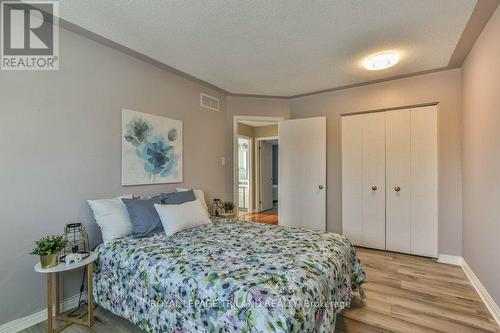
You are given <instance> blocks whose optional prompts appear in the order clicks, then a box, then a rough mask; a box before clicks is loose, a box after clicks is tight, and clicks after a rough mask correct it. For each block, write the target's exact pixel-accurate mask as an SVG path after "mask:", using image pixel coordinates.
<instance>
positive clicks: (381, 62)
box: [364, 52, 399, 71]
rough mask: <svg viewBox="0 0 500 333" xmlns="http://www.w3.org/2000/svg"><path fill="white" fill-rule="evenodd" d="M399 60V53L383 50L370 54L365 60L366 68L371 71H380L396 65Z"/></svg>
mask: <svg viewBox="0 0 500 333" xmlns="http://www.w3.org/2000/svg"><path fill="white" fill-rule="evenodd" d="M398 61H399V55H398V54H397V53H395V52H383V53H377V54H374V55H372V56H369V57H368V58H367V59H366V60H365V63H364V65H365V68H366V69H367V70H369V71H378V70H381V69H386V68H389V67H392V66H394V65H395V64H397V63H398Z"/></svg>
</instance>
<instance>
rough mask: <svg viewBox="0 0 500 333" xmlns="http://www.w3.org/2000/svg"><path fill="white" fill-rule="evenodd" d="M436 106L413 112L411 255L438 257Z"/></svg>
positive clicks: (417, 109) (416, 109)
mask: <svg viewBox="0 0 500 333" xmlns="http://www.w3.org/2000/svg"><path fill="white" fill-rule="evenodd" d="M437 167H438V166H437V106H429V107H422V108H415V109H412V110H411V187H412V197H411V203H412V212H411V225H412V227H411V234H412V237H411V248H412V250H411V253H412V254H417V255H422V256H428V257H437V252H438V248H437V244H438V240H437V237H438V206H437V205H438V198H437V185H438V183H437V181H438V174H437V173H438V168H437Z"/></svg>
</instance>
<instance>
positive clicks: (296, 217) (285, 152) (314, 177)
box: [278, 117, 326, 231]
mask: <svg viewBox="0 0 500 333" xmlns="http://www.w3.org/2000/svg"><path fill="white" fill-rule="evenodd" d="M278 132H279V140H280V148H279V152H278V159H279V161H280V162H279V166H278V167H279V181H278V183H279V184H280V191H279V193H278V196H279V199H278V200H279V216H280V218H279V224H280V225H285V226H291V227H301V228H307V229H313V230H321V231H325V230H326V118H325V117H318V118H305V119H293V120H285V121H282V122H280V123H279V131H278Z"/></svg>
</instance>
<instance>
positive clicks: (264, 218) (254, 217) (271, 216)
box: [240, 208, 278, 224]
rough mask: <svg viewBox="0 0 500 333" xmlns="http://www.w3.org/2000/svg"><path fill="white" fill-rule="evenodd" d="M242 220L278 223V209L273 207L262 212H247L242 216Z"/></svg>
mask: <svg viewBox="0 0 500 333" xmlns="http://www.w3.org/2000/svg"><path fill="white" fill-rule="evenodd" d="M240 220H242V221H250V222H258V223H267V224H278V209H277V208H273V209H270V210H266V211H264V212H261V213H251V214H245V215H243V216H241V217H240Z"/></svg>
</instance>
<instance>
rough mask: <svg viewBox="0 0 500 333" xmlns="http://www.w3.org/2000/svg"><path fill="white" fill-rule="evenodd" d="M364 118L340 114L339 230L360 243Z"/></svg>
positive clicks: (361, 239) (361, 242)
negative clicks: (340, 196)
mask: <svg viewBox="0 0 500 333" xmlns="http://www.w3.org/2000/svg"><path fill="white" fill-rule="evenodd" d="M362 191H363V118H362V116H344V117H342V234H343V235H344V236H346V237H347V238H348V239H349V240H350V241H351V243H352V244H354V245H359V246H363V210H362V207H363V192H362Z"/></svg>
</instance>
